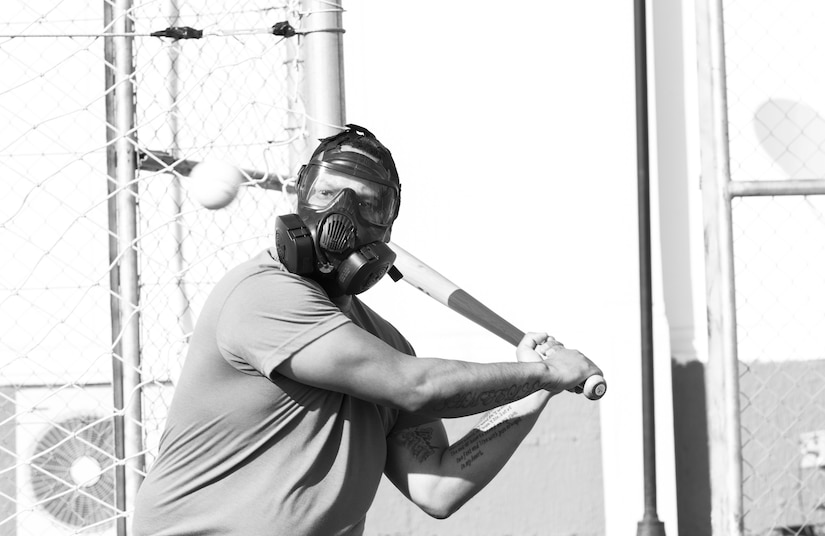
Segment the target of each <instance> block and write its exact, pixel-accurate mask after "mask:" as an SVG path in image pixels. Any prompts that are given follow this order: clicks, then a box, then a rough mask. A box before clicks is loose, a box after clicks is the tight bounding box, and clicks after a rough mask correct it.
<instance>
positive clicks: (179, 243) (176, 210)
mask: <svg viewBox="0 0 825 536" xmlns="http://www.w3.org/2000/svg"><path fill="white" fill-rule="evenodd" d="M179 16H180V8H179V6H178V2H177V0H168V2H167V3H166V24H167V26H168V27H170V28H172V27H176V26H178V18H179ZM167 46H168V48H167V58H168V61H169V69H168V71H167V73H166V98H167V103H166V109H167V112H166V127H167V133H168V135H169V141H168V144H167V152H168V153H169V154H170V155H171V156H172V158H174V159H178V158H180V142H179V139H178V137H179V133H180V125H179V122H178V97H179V95H180V76H179V74H178V57H179V56H180V51H181V46H180V42H179V41H178V40H172V41H171V42H170V43H169V44H168V45H167ZM170 202H171V203H172V212H173V220H172V238H173V240H174V241H175V245H174V246H175V252H174V255H173V256H172V263H173V264H172V270H173V271H174V273H175V287H176V308H177V311H176V312H175V313H176V317H177V319H178V326H179V327H180V330H181V332H182V333H183V336H184V338H185V339H186V340H188V339H189V337H190V336H191V334H192V330H193V328H194V321H193V320H192V310H191V308H190V304H189V295H188V294H187V291H186V283H185V280H184V277H183V270H184V265H185V259H184V256H183V224H182V223H181V213H182V208H183V187H182V185H181V182H180V177H179V176H178V175H177V174H175V173H172V184H171V190H170Z"/></svg>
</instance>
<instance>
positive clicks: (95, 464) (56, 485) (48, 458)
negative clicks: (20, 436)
mask: <svg viewBox="0 0 825 536" xmlns="http://www.w3.org/2000/svg"><path fill="white" fill-rule="evenodd" d="M113 452H114V427H113V424H112V422H111V421H110V420H108V419H101V418H100V417H97V416H93V415H82V416H78V417H72V418H68V419H65V420H62V421H60V422H59V423H57V424H55V425H53V426H52V427H50V428H49V429H48V430H47V431H46V432H45V433H44V434H43V435H42V436H41V437H40V439H39V440H38V442H37V444H36V446H35V450H34V455H33V457H32V462H31V483H32V488H33V491H34V495H35V496H36V497H37V499H38V502H39V503H40V505H41V506H42V507H43V508H44V509H45V510H46V511H47V512H48V513H49V514H50V515H51V516H52V517H54V518H55V519H56V520H58V521H60V522H61V523H64V524H66V525H70V526H72V527H89V526H92V525H96V526H99V527H100V528H103V527H104V526H105V525H107V524H106V523H105V521H106V520H107V519H109V520H110V519H114V517H115V516H116V510H115V506H114V504H115V492H114V490H115V486H114V484H115V474H114V462H113V460H114V455H113Z"/></svg>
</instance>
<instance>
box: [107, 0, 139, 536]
mask: <svg viewBox="0 0 825 536" xmlns="http://www.w3.org/2000/svg"><path fill="white" fill-rule="evenodd" d="M104 6H105V9H106V10H107V13H109V14H110V16H111V26H110V27H111V33H113V34H114V36H112V37H110V38H107V39H111V44H110V48H108V50H109V51H110V53H111V60H112V62H111V65H112V67H111V71H110V73H109V74H110V75H111V77H110V79H109V80H107V82H111V84H112V85H111V86H110V88H109V89H108V90H107V91H108V93H107V94H111V95H112V96H111V98H107V100H106V104H107V110H106V115H107V123H108V124H107V137H108V138H109V139H110V140H112V143H111V144H110V146H111V147H112V148H113V150H112V151H110V153H109V158H108V166H109V169H108V174H109V181H110V188H111V187H112V186H114V188H113V190H112V196H113V201H112V202H110V205H109V207H110V210H112V209H113V212H114V214H112V213H111V212H110V218H109V221H110V225H113V226H114V227H113V228H111V229H110V232H111V233H112V234H113V236H114V237H115V240H113V241H111V244H112V245H114V254H112V253H110V258H111V259H112V260H113V265H112V268H111V269H112V270H113V271H114V272H116V274H113V275H112V276H111V277H110V280H111V281H113V282H115V283H116V286H115V287H114V288H113V289H112V294H113V296H114V301H113V307H112V314H113V315H117V316H118V318H119V320H118V325H119V329H118V330H117V331H113V333H112V336H113V338H114V341H113V342H114V344H113V348H114V351H115V352H119V353H114V354H113V379H112V381H113V387H114V404H115V410H116V412H117V416H116V418H115V450H116V456H117V458H118V467H117V471H116V473H115V475H116V490H115V495H116V499H115V500H116V505H117V508H118V510H119V511H120V512H121V517H119V518H118V523H117V531H118V535H120V536H123V535H125V534H126V518H125V517H124V516H123V513H125V512H128V511H130V510H131V508H132V504H133V501H134V497H135V494H136V493H137V489H138V487H140V482H141V480H142V477H141V475H142V471H143V454H142V451H143V447H142V445H143V434H142V426H141V422H142V416H141V393H140V316H139V305H138V304H139V293H138V258H137V246H136V239H137V186H136V182H135V177H136V173H135V164H136V161H135V140H134V126H135V108H134V84H133V77H134V65H133V61H132V41H133V37H131V36H130V35H129V34H132V33H133V31H134V30H133V28H134V23H133V21H132V18H131V10H132V4H131V0H116V1H115V2H114V4H113V6H112V7H111V8H110V7H108V6H109V4H108V3H104ZM113 325H114V322H113ZM121 466H122V467H121ZM118 477H119V478H118Z"/></svg>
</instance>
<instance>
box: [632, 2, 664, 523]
mask: <svg viewBox="0 0 825 536" xmlns="http://www.w3.org/2000/svg"><path fill="white" fill-rule="evenodd" d="M634 15H635V16H634V21H635V24H634V29H635V52H636V62H635V63H636V165H637V179H638V197H639V208H638V210H639V297H640V305H641V335H642V345H641V348H642V433H643V443H642V444H643V450H644V452H643V455H644V466H643V469H644V500H645V504H644V517H643V518H642V520H641V521H640V522H639V523H638V526H637V528H636V533H637V534H638V535H639V536H652V535H661V536H664V534H665V525H664V523H662V522H661V521H659V516H658V512H657V505H656V412H655V407H654V382H653V290H652V287H653V285H652V274H651V272H652V270H651V247H650V155H649V129H648V99H647V20H646V17H647V13H646V9H645V0H635V1H634Z"/></svg>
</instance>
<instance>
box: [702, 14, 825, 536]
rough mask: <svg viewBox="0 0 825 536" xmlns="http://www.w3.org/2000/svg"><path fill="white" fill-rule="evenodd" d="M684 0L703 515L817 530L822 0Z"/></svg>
mask: <svg viewBox="0 0 825 536" xmlns="http://www.w3.org/2000/svg"><path fill="white" fill-rule="evenodd" d="M698 5H699V7H700V9H699V10H698V11H697V13H698V15H699V19H698V21H697V22H698V24H699V31H700V36H702V37H701V38H700V68H701V67H702V66H704V73H705V75H706V76H705V77H704V78H703V79H702V80H700V84H701V85H702V87H701V91H703V92H704V95H706V97H707V98H705V99H704V101H703V104H704V106H705V110H703V112H704V113H705V114H706V115H705V117H706V118H708V117H711V116H714V115H715V116H714V117H713V120H712V121H705V124H704V126H705V128H704V129H703V137H704V139H703V140H702V145H703V152H705V155H704V156H703V158H705V160H706V161H710V160H711V159H716V162H715V164H716V165H715V166H710V167H707V166H703V174H706V175H705V176H704V177H703V184H705V183H706V180H707V177H709V176H710V175H712V174H713V173H714V171H713V168H714V167H715V169H716V170H717V171H719V170H725V171H726V172H727V177H723V175H724V173H720V174H719V175H718V177H717V179H716V180H717V181H718V182H719V184H720V187H719V192H721V194H720V196H721V197H720V198H723V199H725V200H727V202H720V203H719V204H718V205H717V207H716V210H717V211H718V213H717V214H711V215H710V216H709V217H707V216H706V223H707V226H706V236H710V237H711V239H710V240H709V241H708V242H707V243H708V244H709V245H710V248H709V249H714V248H715V244H714V242H716V243H718V244H719V248H720V253H719V258H720V259H721V260H720V262H718V263H716V264H709V265H708V266H709V270H708V278H709V280H710V281H711V282H712V283H711V285H709V287H708V288H709V293H710V294H709V295H710V296H711V297H710V300H709V301H710V303H711V342H712V345H711V346H712V348H722V347H727V350H725V351H720V352H718V353H714V351H711V355H710V359H711V361H713V360H718V361H724V363H723V364H722V365H721V366H718V367H715V368H714V367H713V366H714V363H711V368H712V369H713V370H716V371H719V372H718V373H716V374H711V377H710V380H709V386H708V389H709V393H710V400H711V404H710V408H709V411H710V412H712V414H710V415H709V418H710V419H711V420H712V421H715V422H716V423H717V426H716V431H717V432H718V433H717V434H716V435H715V437H712V440H711V449H712V450H714V451H715V452H712V456H713V457H714V459H716V460H721V461H720V462H719V463H718V465H715V466H714V467H715V470H714V475H713V478H714V479H715V480H713V488H714V489H713V495H714V499H713V509H714V528H715V529H717V530H718V531H719V533H720V534H721V533H725V534H734V533H736V534H748V535H780V534H799V535H812V534H825V195H824V194H825V98H824V97H823V96H824V95H825V93H823V88H825V70H823V69H822V52H823V50H825V39H824V38H823V33H822V31H821V28H822V25H823V24H825V5H823V4H822V3H821V2H814V1H811V2H793V3H780V2H773V1H768V0H759V1H750V0H749V1H744V0H718V1H716V0H714V1H703V2H699V3H698ZM700 73H701V69H700ZM708 106H717V108H716V110H719V112H718V114H717V112H714V111H711V110H710V108H708ZM708 155H711V158H710V159H708ZM707 187H708V186H707V185H706V184H705V186H703V188H707ZM710 195H711V197H712V196H713V195H714V194H713V193H712V192H711V194H710ZM705 199H706V201H707V199H709V198H708V197H707V196H706V197H705ZM708 222H709V223H708ZM718 222H721V223H718ZM717 224H718V225H719V227H718V228H717V227H715V226H716V225H717ZM713 254H714V255H715V253H713ZM720 267H721V268H720ZM719 289H723V290H719ZM717 292H719V293H721V294H725V293H727V294H728V295H727V296H725V297H724V300H723V301H724V302H725V303H724V305H723V306H722V307H720V308H719V309H714V306H713V303H714V295H718V294H716V293H717ZM714 340H718V341H720V344H718V345H716V344H714V343H713V341H714Z"/></svg>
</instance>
